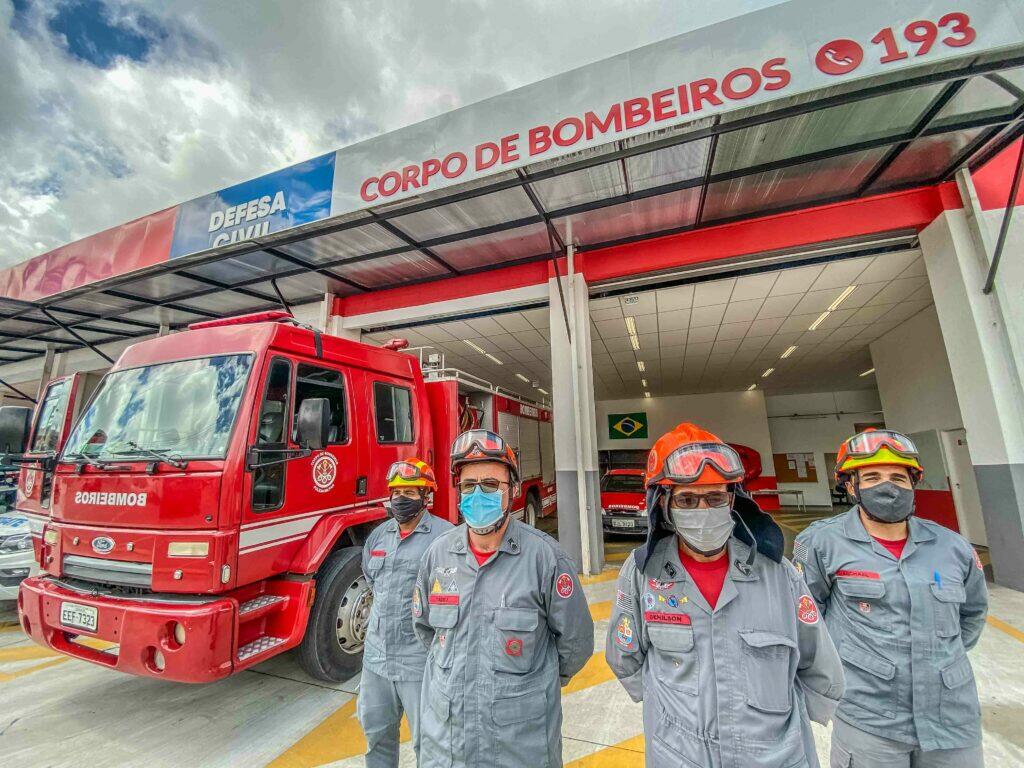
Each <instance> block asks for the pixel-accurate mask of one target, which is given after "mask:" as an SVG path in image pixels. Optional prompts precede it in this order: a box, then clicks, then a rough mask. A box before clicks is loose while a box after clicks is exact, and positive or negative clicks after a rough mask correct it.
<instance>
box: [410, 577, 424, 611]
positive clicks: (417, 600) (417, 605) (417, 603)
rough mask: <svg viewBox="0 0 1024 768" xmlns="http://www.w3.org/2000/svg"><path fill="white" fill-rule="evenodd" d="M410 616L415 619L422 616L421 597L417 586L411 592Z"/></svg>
mask: <svg viewBox="0 0 1024 768" xmlns="http://www.w3.org/2000/svg"><path fill="white" fill-rule="evenodd" d="M412 615H413V616H415V617H416V618H417V619H418V618H420V616H422V615H423V596H422V595H421V594H420V587H419V584H417V585H416V588H415V589H414V590H413V591H412Z"/></svg>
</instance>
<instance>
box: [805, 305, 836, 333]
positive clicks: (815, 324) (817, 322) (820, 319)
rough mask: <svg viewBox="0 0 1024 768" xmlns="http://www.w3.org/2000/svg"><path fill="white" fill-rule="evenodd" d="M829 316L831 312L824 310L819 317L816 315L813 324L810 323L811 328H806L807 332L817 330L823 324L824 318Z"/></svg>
mask: <svg viewBox="0 0 1024 768" xmlns="http://www.w3.org/2000/svg"><path fill="white" fill-rule="evenodd" d="M831 314H832V312H831V311H829V310H827V309H826V310H825V311H824V312H822V313H821V314H820V315H818V319H817V320H815V321H814V322H813V323H811V327H810V328H808V329H807V330H808V331H816V330H818V326H819V325H821V324H822V323H823V322H825V318H826V317H828V316H829V315H831Z"/></svg>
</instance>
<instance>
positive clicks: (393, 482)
mask: <svg viewBox="0 0 1024 768" xmlns="http://www.w3.org/2000/svg"><path fill="white" fill-rule="evenodd" d="M386 477H387V482H388V487H389V488H394V487H404V486H423V487H427V488H436V487H437V483H436V481H435V480H434V473H433V471H432V470H431V469H430V466H429V465H428V464H426V463H425V462H421V461H419V460H413V461H396V462H395V463H394V464H392V465H391V466H390V467H388V472H387V475H386Z"/></svg>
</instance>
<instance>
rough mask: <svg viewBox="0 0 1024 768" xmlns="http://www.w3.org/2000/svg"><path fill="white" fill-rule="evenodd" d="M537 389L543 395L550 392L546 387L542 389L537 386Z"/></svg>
mask: <svg viewBox="0 0 1024 768" xmlns="http://www.w3.org/2000/svg"><path fill="white" fill-rule="evenodd" d="M537 391H538V392H540V393H541V394H542V395H546V394H547V393H548V391H547V390H546V389H541V388H540V387H537Z"/></svg>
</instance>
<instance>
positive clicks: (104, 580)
mask: <svg viewBox="0 0 1024 768" xmlns="http://www.w3.org/2000/svg"><path fill="white" fill-rule="evenodd" d="M63 570H64V575H65V576H70V577H71V578H74V579H81V580H82V581H88V582H92V583H94V584H102V585H111V586H115V587H136V588H140V589H143V590H146V591H148V590H149V589H150V588H151V587H152V586H153V566H152V565H150V564H149V563H129V562H125V561H123V560H103V559H100V558H98V557H82V556H80V555H65V556H64V569H63Z"/></svg>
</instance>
